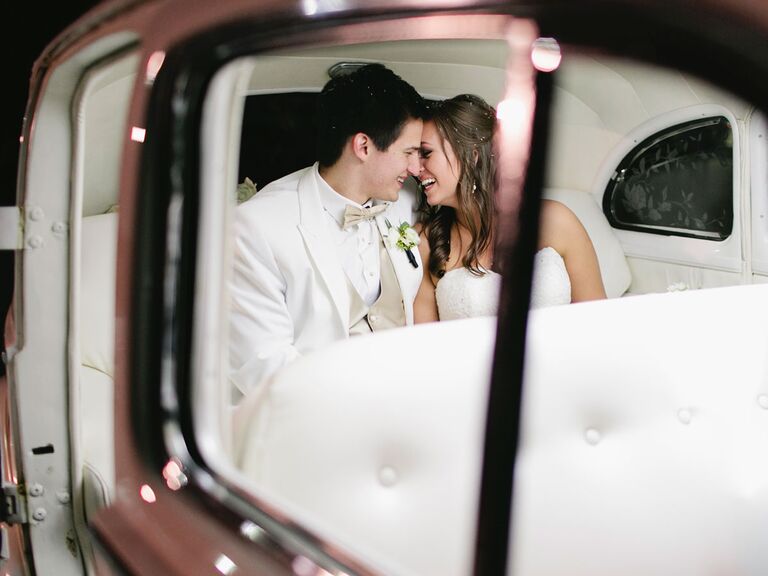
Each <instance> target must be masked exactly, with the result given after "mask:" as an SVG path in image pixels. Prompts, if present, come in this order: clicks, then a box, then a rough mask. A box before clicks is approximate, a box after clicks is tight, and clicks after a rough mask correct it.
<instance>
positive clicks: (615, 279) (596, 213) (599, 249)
mask: <svg viewBox="0 0 768 576" xmlns="http://www.w3.org/2000/svg"><path fill="white" fill-rule="evenodd" d="M542 196H543V197H544V198H547V199H549V200H557V201H558V202H562V203H563V204H565V205H566V206H568V208H570V209H571V210H572V211H573V213H574V214H576V216H577V217H578V219H579V220H580V221H581V224H582V225H583V226H584V228H586V230H587V234H589V238H590V240H592V245H593V246H594V247H595V252H596V253H597V259H598V261H599V263H600V273H601V275H602V277H603V286H604V287H605V293H606V295H607V296H608V297H609V298H616V297H618V296H621V295H622V294H624V293H625V292H626V291H627V289H628V288H629V285H630V283H631V282H632V274H631V273H630V270H629V265H628V264H627V259H626V258H625V256H624V250H623V249H622V247H621V244H620V243H619V239H618V238H617V237H616V235H615V234H614V233H613V229H612V228H611V225H610V224H608V220H607V219H606V218H605V215H604V214H603V212H602V210H601V209H600V207H599V206H598V205H597V202H595V199H594V197H593V196H592V195H591V194H589V193H588V192H580V191H578V190H566V189H563V188H547V189H545V190H544V191H543V194H542Z"/></svg>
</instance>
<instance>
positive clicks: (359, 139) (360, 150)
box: [350, 132, 373, 162]
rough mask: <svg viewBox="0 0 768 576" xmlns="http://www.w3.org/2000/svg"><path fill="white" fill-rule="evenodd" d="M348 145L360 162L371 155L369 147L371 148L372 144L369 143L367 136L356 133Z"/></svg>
mask: <svg viewBox="0 0 768 576" xmlns="http://www.w3.org/2000/svg"><path fill="white" fill-rule="evenodd" d="M350 145H351V146H352V153H353V154H354V155H355V156H357V158H359V159H360V160H361V161H363V162H365V161H366V160H367V158H368V155H369V154H370V153H371V146H373V142H371V139H370V138H369V137H368V135H367V134H365V133H363V132H358V133H357V134H355V135H354V136H352V139H351V141H350Z"/></svg>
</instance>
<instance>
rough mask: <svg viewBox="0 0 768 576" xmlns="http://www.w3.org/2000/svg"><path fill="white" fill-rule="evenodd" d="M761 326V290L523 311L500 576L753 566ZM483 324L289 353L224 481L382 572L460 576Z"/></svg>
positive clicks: (762, 479) (626, 575) (468, 550)
mask: <svg viewBox="0 0 768 576" xmlns="http://www.w3.org/2000/svg"><path fill="white" fill-rule="evenodd" d="M722 311H727V314H724V313H722ZM766 317H768V286H740V287H732V288H719V289H710V290H703V291H695V292H679V293H670V294H656V295H648V296H642V297H639V296H638V297H631V298H617V299H612V300H606V301H600V302H587V303H581V304H574V305H571V306H559V307H553V308H544V309H539V310H534V311H532V312H531V315H530V324H529V338H528V347H527V364H526V376H525V388H524V390H525V394H524V398H523V400H524V402H523V406H524V420H523V423H522V435H521V444H520V446H519V450H518V461H517V473H516V474H517V476H516V491H515V506H516V507H515V511H514V517H513V522H514V530H513V540H512V552H513V560H512V571H511V573H514V574H515V575H516V576H550V575H553V574H568V575H572V576H574V575H575V576H578V575H589V576H615V575H616V574H622V575H623V576H641V575H642V576H648V575H649V574H653V575H668V574H687V575H709V574H740V575H755V576H757V575H761V574H764V573H765V566H767V565H768V548H766V547H765V546H764V544H763V542H764V540H765V538H766V537H767V536H768V517H766V514H765V510H766V507H767V506H768V461H767V460H766V459H765V458H764V457H763V454H764V451H765V450H764V449H765V446H766V445H768V378H767V375H768V362H767V361H766V350H768V324H767V323H766V322H765V318H766ZM494 330H495V321H494V320H493V319H471V320H459V321H454V322H445V323H435V324H431V325H422V326H417V327H415V328H413V329H399V330H393V331H389V332H386V333H382V334H379V335H374V336H370V337H362V338H359V339H352V340H350V341H348V342H340V343H336V344H334V345H332V346H330V347H328V348H327V349H324V350H322V351H320V352H318V353H317V354H314V355H312V356H307V357H305V358H302V359H299V360H298V361H296V362H295V363H294V364H293V365H291V366H289V367H287V369H286V370H285V371H284V372H282V373H280V374H278V375H277V376H276V378H275V379H274V380H273V381H271V382H270V383H268V385H267V386H265V387H264V389H263V390H262V395H261V397H260V398H258V399H257V398H256V397H252V398H249V402H247V403H246V404H244V405H243V406H242V410H243V412H242V413H241V414H240V415H239V416H240V417H241V418H242V419H243V420H244V421H245V422H246V423H247V425H246V426H243V428H242V429H243V431H244V435H243V436H241V438H240V440H241V450H240V465H241V467H242V469H243V470H244V471H245V473H246V474H247V475H248V476H249V477H250V478H252V479H253V480H255V481H256V483H257V485H258V488H259V491H260V492H262V493H263V495H264V496H266V497H268V498H269V499H271V500H272V501H275V502H277V503H279V504H280V503H281V504H282V505H283V506H285V507H286V509H288V510H290V511H292V512H293V513H294V514H296V517H297V518H299V519H301V521H302V522H303V523H305V524H306V525H307V526H309V527H312V528H315V529H317V530H318V531H319V532H320V533H321V534H322V535H323V536H325V537H330V538H332V539H333V540H336V541H338V542H341V543H342V544H343V545H345V546H347V547H349V548H351V549H352V550H354V551H356V552H358V553H360V554H362V556H363V558H364V559H366V560H368V561H369V562H371V563H372V565H373V566H374V567H377V568H380V569H382V570H383V571H384V572H385V573H389V574H407V575H411V574H421V575H431V574H440V575H441V576H443V575H445V576H452V575H455V576H459V575H466V574H469V573H470V566H471V555H472V550H473V542H474V540H473V537H474V522H475V512H476V498H477V486H478V470H479V467H480V461H481V454H482V450H481V446H482V434H483V426H484V405H485V400H486V393H487V382H488V378H489V370H488V369H489V360H490V354H491V348H492V344H493V340H494ZM368 359H369V360H370V362H371V366H366V361H367V360H368Z"/></svg>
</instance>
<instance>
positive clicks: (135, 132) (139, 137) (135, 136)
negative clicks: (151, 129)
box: [131, 126, 147, 142]
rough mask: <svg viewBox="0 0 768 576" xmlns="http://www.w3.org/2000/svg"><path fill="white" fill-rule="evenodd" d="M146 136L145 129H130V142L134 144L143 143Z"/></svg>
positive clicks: (136, 127) (135, 127)
mask: <svg viewBox="0 0 768 576" xmlns="http://www.w3.org/2000/svg"><path fill="white" fill-rule="evenodd" d="M146 136H147V129H146V128H139V127H138V126H134V127H132V128H131V140H133V141H134V142H144V138H146Z"/></svg>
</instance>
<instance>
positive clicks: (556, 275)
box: [435, 247, 571, 320]
mask: <svg viewBox="0 0 768 576" xmlns="http://www.w3.org/2000/svg"><path fill="white" fill-rule="evenodd" d="M500 284H501V276H500V275H499V274H498V273H496V272H493V271H487V272H486V273H485V274H484V275H483V276H475V275H474V274H472V273H471V272H470V271H469V270H467V269H466V268H464V267H463V266H462V267H461V268H454V269H453V270H449V271H448V272H446V273H445V275H444V276H443V277H442V278H441V279H440V281H439V282H438V283H437V288H436V289H435V298H436V299H437V310H438V313H439V315H440V320H455V319H458V318H474V317H476V316H493V315H494V314H496V311H497V309H498V299H499V287H500ZM570 301H571V280H570V278H569V277H568V271H567V270H566V269H565V262H563V258H562V257H561V256H560V254H558V253H557V251H556V250H555V249H554V248H550V247H546V248H542V249H541V250H539V251H538V252H537V253H536V255H535V257H534V268H533V284H532V285H531V308H541V307H543V306H557V305H559V304H568V303H570Z"/></svg>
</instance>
